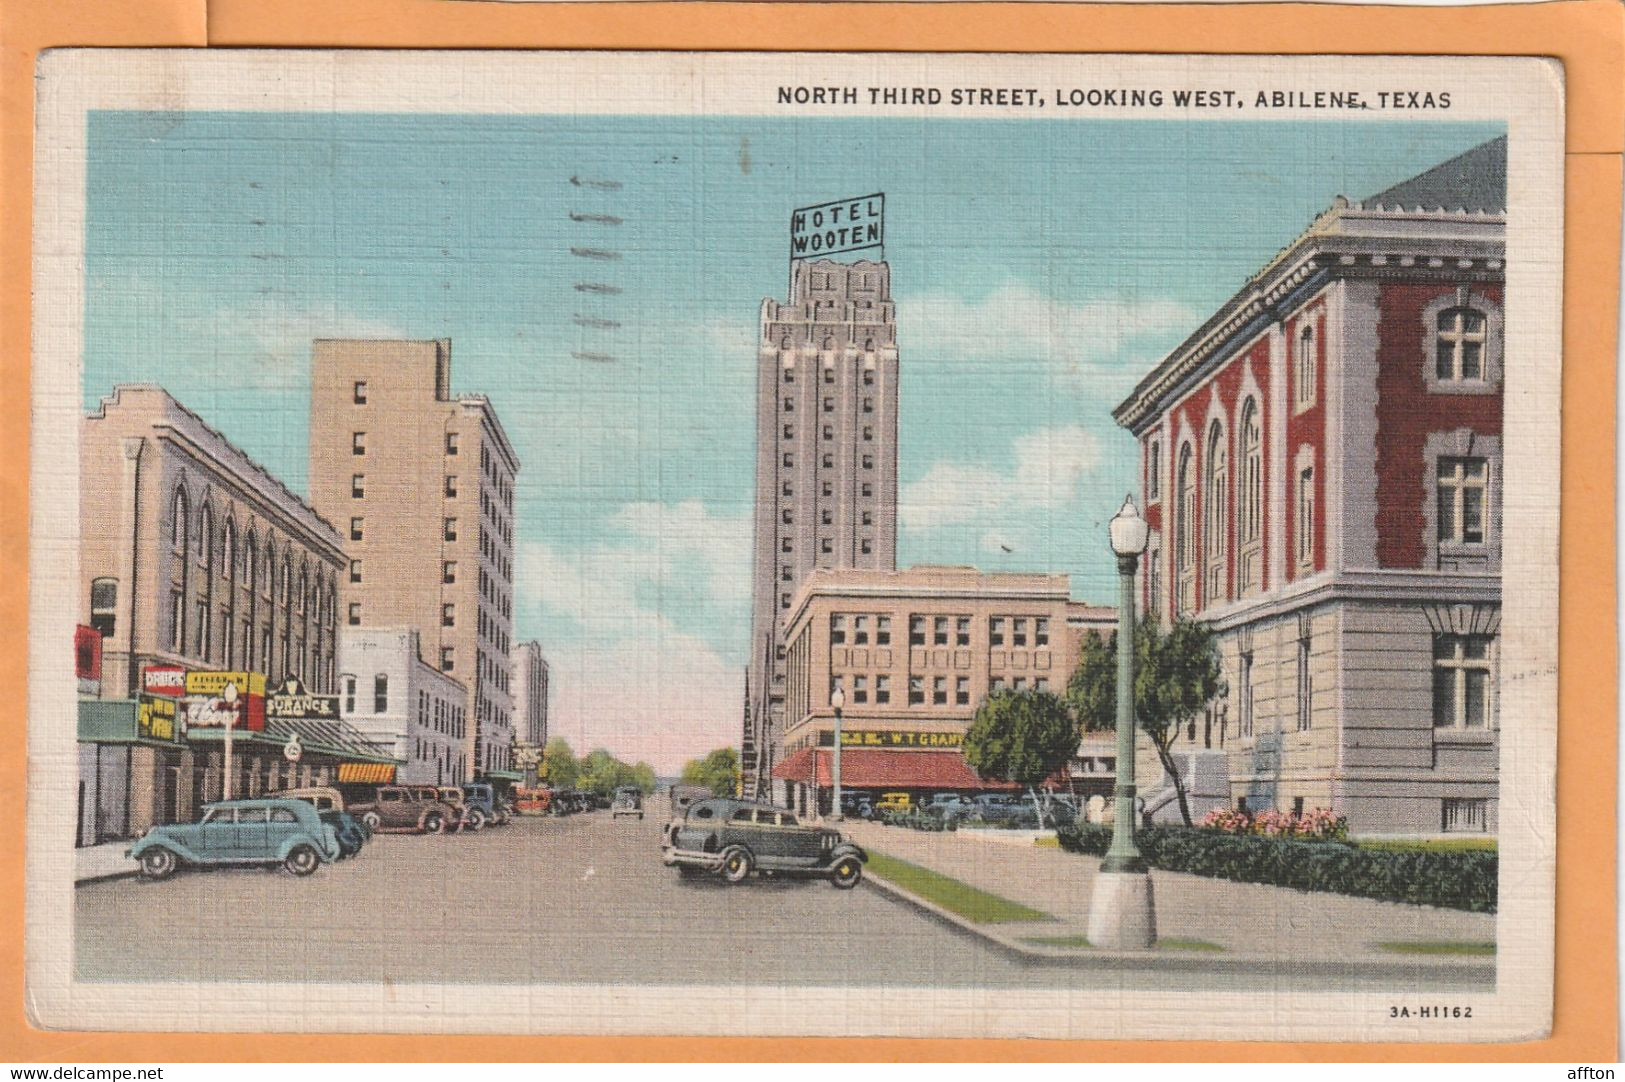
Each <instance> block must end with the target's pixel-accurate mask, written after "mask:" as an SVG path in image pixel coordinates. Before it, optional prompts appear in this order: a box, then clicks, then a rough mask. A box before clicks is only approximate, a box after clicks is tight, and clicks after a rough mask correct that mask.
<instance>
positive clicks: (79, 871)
mask: <svg viewBox="0 0 1625 1082" xmlns="http://www.w3.org/2000/svg"><path fill="white" fill-rule="evenodd" d="M130 845H131V842H129V841H122V842H104V843H102V844H101V845H87V846H84V847H82V848H79V849H75V850H74V851H73V883H74V886H78V885H79V884H81V883H95V882H97V881H99V880H102V879H122V878H124V877H125V876H128V875H135V874H136V872H137V871H139V869H138V868H137V866H136V863H135V861H133V860H131V859H130V858H129V857H127V856H125V855H124V851H125V850H126V849H128V848H130Z"/></svg>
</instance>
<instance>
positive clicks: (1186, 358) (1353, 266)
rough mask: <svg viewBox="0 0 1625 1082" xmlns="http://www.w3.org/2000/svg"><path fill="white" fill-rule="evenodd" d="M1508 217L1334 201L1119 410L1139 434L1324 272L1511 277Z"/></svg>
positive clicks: (1116, 414)
mask: <svg viewBox="0 0 1625 1082" xmlns="http://www.w3.org/2000/svg"><path fill="white" fill-rule="evenodd" d="M1505 230H1506V220H1505V218H1504V217H1503V216H1501V215H1492V214H1476V213H1475V214H1456V213H1449V212H1440V211H1434V212H1422V211H1414V212H1408V213H1407V212H1401V211H1388V210H1362V209H1358V208H1349V207H1334V208H1333V209H1332V210H1330V211H1328V212H1326V213H1325V214H1323V215H1321V216H1320V218H1318V219H1317V220H1316V221H1315V223H1314V224H1313V225H1312V226H1310V228H1309V229H1308V231H1306V232H1305V233H1303V234H1302V235H1301V236H1299V237H1298V239H1297V240H1295V241H1294V242H1293V243H1292V244H1291V245H1289V246H1288V247H1287V248H1285V249H1283V250H1282V251H1281V252H1280V253H1279V254H1278V255H1277V256H1276V257H1275V258H1274V259H1272V260H1271V261H1270V262H1269V263H1267V264H1265V265H1264V267H1263V268H1262V269H1261V270H1260V271H1259V272H1258V273H1257V274H1256V275H1254V276H1253V278H1252V279H1251V280H1250V281H1249V282H1248V283H1247V285H1246V286H1245V287H1244V288H1243V289H1242V290H1241V291H1239V292H1237V293H1236V294H1235V295H1234V296H1232V297H1231V298H1230V299H1229V300H1228V301H1226V302H1225V303H1224V304H1223V305H1222V306H1221V307H1220V308H1219V310H1218V311H1217V312H1215V313H1214V314H1213V315H1212V316H1210V317H1209V318H1208V319H1207V321H1206V322H1204V323H1203V324H1202V325H1201V326H1200V327H1198V328H1197V329H1196V330H1195V331H1194V332H1193V333H1192V334H1191V335H1190V336H1189V337H1188V338H1186V339H1185V341H1184V342H1182V343H1180V345H1179V346H1178V348H1176V349H1175V350H1174V351H1173V352H1171V353H1169V354H1168V355H1167V356H1166V357H1165V358H1163V360H1162V361H1161V362H1160V363H1159V364H1158V365H1157V366H1156V367H1155V368H1154V369H1152V371H1151V372H1150V374H1148V375H1147V376H1146V377H1145V378H1144V379H1142V380H1141V381H1140V382H1139V383H1138V384H1137V385H1136V386H1135V388H1134V391H1133V392H1132V393H1131V394H1130V395H1129V397H1128V398H1127V399H1125V400H1124V401H1123V402H1122V403H1120V404H1119V405H1118V406H1117V408H1116V409H1114V410H1113V411H1112V417H1113V419H1114V420H1116V421H1117V423H1118V424H1120V425H1122V426H1123V427H1124V428H1127V429H1129V430H1130V431H1132V432H1134V433H1135V434H1136V435H1138V434H1139V433H1140V432H1141V431H1143V429H1144V426H1145V424H1146V423H1147V422H1148V421H1150V420H1152V419H1154V418H1155V417H1156V415H1157V414H1158V412H1159V407H1160V406H1161V405H1162V403H1163V402H1165V401H1166V400H1167V399H1168V397H1169V396H1170V394H1171V393H1172V392H1174V391H1175V389H1176V388H1178V387H1180V386H1181V385H1183V384H1184V383H1185V382H1186V381H1187V380H1188V379H1189V378H1190V377H1191V376H1192V375H1193V374H1195V373H1197V372H1199V371H1200V370H1202V369H1203V368H1204V367H1205V366H1206V365H1207V364H1209V363H1210V362H1212V361H1214V360H1216V359H1217V358H1219V357H1221V356H1224V355H1226V353H1227V350H1228V347H1230V346H1233V345H1239V344H1240V343H1239V341H1238V339H1237V336H1238V334H1239V332H1241V331H1242V330H1243V329H1244V328H1246V327H1248V326H1249V325H1251V324H1253V323H1255V322H1256V321H1258V320H1261V319H1278V318H1280V316H1281V315H1282V314H1283V313H1282V312H1281V311H1280V307H1281V305H1282V304H1283V302H1285V301H1286V300H1287V299H1288V298H1289V297H1290V296H1292V294H1294V293H1295V292H1297V291H1298V290H1299V289H1301V288H1303V287H1304V286H1306V285H1308V284H1310V283H1311V281H1312V279H1314V278H1315V277H1316V276H1317V275H1320V276H1323V277H1325V278H1326V279H1328V280H1329V279H1332V278H1379V279H1401V278H1402V279H1405V280H1408V281H1414V280H1423V281H1426V280H1429V279H1436V280H1439V281H1450V282H1460V281H1463V280H1468V281H1500V280H1502V279H1503V278H1504V276H1505Z"/></svg>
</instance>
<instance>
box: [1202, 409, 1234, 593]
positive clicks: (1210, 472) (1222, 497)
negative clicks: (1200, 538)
mask: <svg viewBox="0 0 1625 1082" xmlns="http://www.w3.org/2000/svg"><path fill="white" fill-rule="evenodd" d="M1229 452H1230V448H1229V445H1228V444H1227V443H1226V442H1225V438H1224V426H1223V425H1221V424H1220V423H1219V422H1218V421H1214V422H1213V423H1212V424H1211V425H1209V426H1208V430H1207V485H1206V490H1207V491H1206V492H1205V494H1204V496H1203V499H1204V501H1205V502H1204V505H1203V510H1204V511H1205V512H1206V521H1205V522H1204V523H1203V524H1202V532H1203V534H1204V536H1205V537H1206V538H1207V559H1206V560H1205V561H1203V566H1204V567H1205V568H1206V570H1207V589H1206V590H1205V591H1203V596H1204V598H1205V599H1206V600H1208V601H1216V600H1223V598H1224V592H1225V581H1224V573H1225V559H1224V556H1225V551H1224V550H1225V542H1226V540H1227V537H1226V530H1225V525H1226V524H1225V512H1226V511H1227V510H1229V506H1230V491H1229V489H1230V453H1229Z"/></svg>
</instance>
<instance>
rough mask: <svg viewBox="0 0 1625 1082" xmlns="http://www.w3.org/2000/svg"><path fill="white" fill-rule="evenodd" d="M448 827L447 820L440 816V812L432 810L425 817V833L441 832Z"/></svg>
mask: <svg viewBox="0 0 1625 1082" xmlns="http://www.w3.org/2000/svg"><path fill="white" fill-rule="evenodd" d="M445 829H446V821H445V820H444V819H442V818H441V817H440V813H439V812H430V813H429V814H428V815H425V816H424V817H423V833H425V834H441V833H444V832H445Z"/></svg>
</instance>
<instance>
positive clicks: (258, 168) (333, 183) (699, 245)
mask: <svg viewBox="0 0 1625 1082" xmlns="http://www.w3.org/2000/svg"><path fill="white" fill-rule="evenodd" d="M1500 133H1501V128H1500V126H1498V125H1487V124H1473V125H1468V124H1454V125H1451V124H1440V123H1437V122H1432V123H1428V124H1425V125H1413V124H1400V123H1381V124H1378V123H1370V124H1352V123H1347V122H1338V123H1325V124H1314V123H1296V122H1295V123H1271V122H1236V123H1215V122H1198V123H1185V122H1179V121H1154V122H1139V121H1133V122H1130V121H1112V120H1047V119H1046V120H1037V119H1021V120H957V119H955V120H946V119H933V120H930V121H918V120H911V119H897V118H893V119H885V118H875V119H867V118H839V119H774V118H762V117H695V118H685V117H576V116H569V115H561V116H545V115H543V116H533V117H488V116H431V115H409V116H385V115H361V114H345V115H330V114H287V113H190V114H179V113H126V112H111V113H109V112H104V113H95V114H92V116H91V119H90V140H89V168H88V170H87V175H88V191H87V207H88V214H87V232H86V271H85V273H86V313H85V316H86V318H85V367H84V399H85V405H86V407H87V408H90V407H93V406H94V404H95V402H96V401H97V400H98V399H99V398H100V397H101V396H102V395H103V394H105V393H106V392H107V390H108V389H109V388H110V387H111V386H112V385H113V384H115V383H120V382H134V381H143V382H158V383H162V384H163V385H165V386H166V387H168V388H169V389H170V390H171V391H172V392H173V393H174V394H175V395H176V396H177V397H179V398H180V399H181V400H182V401H184V402H186V403H187V404H188V405H189V406H191V407H192V408H193V409H195V410H197V411H198V412H199V413H201V414H202V415H203V416H204V417H205V418H206V419H208V420H209V421H210V422H211V423H213V424H215V425H216V426H218V427H219V428H220V429H221V430H222V431H224V432H225V433H226V435H227V436H228V437H229V438H231V439H232V440H233V441H234V442H235V443H237V444H238V445H239V446H240V447H242V448H243V449H244V450H245V451H247V452H248V453H249V454H250V455H252V456H254V457H255V458H257V459H258V460H260V461H261V462H263V463H264V464H265V465H266V466H267V467H269V468H270V469H271V470H272V471H274V472H275V473H277V474H279V475H280V476H281V477H283V478H284V479H285V480H286V481H287V482H288V483H289V484H290V485H291V486H292V487H293V488H294V489H295V490H298V491H303V490H304V488H305V472H306V471H305V467H306V416H307V412H308V381H309V341H310V339H311V338H312V337H313V336H346V335H355V336H365V337H376V336H391V335H399V336H407V337H423V338H428V337H436V338H438V337H449V338H451V339H452V341H453V346H452V359H453V387H454V390H457V391H479V392H484V393H487V394H489V395H490V396H491V397H492V399H493V400H494V402H495V404H496V407H497V409H498V411H499V413H500V414H501V416H502V418H503V422H504V424H505V425H506V427H507V429H508V433H509V435H510V437H511V438H512V439H513V442H514V444H515V446H516V448H517V451H518V453H519V456H520V458H521V461H522V463H523V469H522V471H521V474H520V479H519V485H518V493H517V501H516V520H517V532H518V544H519V549H520V552H519V558H518V568H517V573H516V578H517V582H516V595H517V596H516V612H515V618H516V632H517V634H516V639H521V640H522V639H525V638H532V637H534V638H539V639H541V641H542V643H543V646H544V650H545V651H546V652H547V653H548V655H549V657H550V659H551V660H552V662H553V665H554V670H555V674H556V675H555V682H556V686H557V692H556V694H555V699H554V722H555V727H556V730H557V731H559V732H561V733H562V734H563V735H565V736H567V737H569V738H571V739H572V740H575V741H577V742H584V743H587V744H591V745H597V744H607V745H608V746H610V747H611V748H613V749H615V750H616V751H617V752H619V753H621V754H623V755H631V756H646V757H648V758H650V759H651V760H652V761H654V762H655V763H656V765H657V766H661V767H662V768H663V769H665V768H670V767H672V766H675V765H677V764H679V763H680V762H681V760H682V759H683V758H685V757H687V756H688V755H692V754H698V753H700V752H703V751H704V750H706V748H708V747H710V746H714V745H715V744H718V743H724V742H730V741H732V740H733V739H734V736H735V734H736V732H737V720H738V711H739V685H740V680H741V671H742V668H743V665H744V657H745V645H746V639H747V637H748V632H747V628H748V620H749V618H748V601H749V585H750V584H749V578H748V575H749V566H748V564H749V556H750V552H749V548H750V540H749V516H750V499H751V493H752V475H753V469H754V460H753V453H752V438H753V432H754V417H753V393H754V380H755V371H754V336H755V321H756V314H757V311H758V308H759V305H760V303H761V300H762V298H763V297H764V296H770V295H771V296H779V297H782V296H783V293H784V289H785V280H786V248H787V236H786V234H787V221H788V217H789V212H790V210H791V208H792V207H795V206H798V205H802V204H807V203H814V202H820V201H824V200H828V199H833V198H839V197H842V196H847V195H858V194H863V193H867V192H872V191H877V190H883V191H885V192H886V195H887V216H888V220H887V223H886V235H887V238H888V241H889V243H888V244H887V247H886V257H887V258H888V260H889V261H890V262H891V265H892V275H893V277H892V281H893V292H894V296H895V299H896V301H897V307H898V339H899V344H900V352H901V357H902V360H901V370H902V390H901V414H900V451H899V460H900V463H899V473H900V488H901V495H902V529H901V533H900V540H899V553H898V557H899V563H901V564H903V565H908V564H912V563H926V562H943V563H969V564H976V565H979V566H982V567H984V568H987V569H991V570H1000V569H1006V570H1043V571H1056V572H1067V573H1070V574H1071V575H1072V576H1073V593H1074V596H1078V597H1081V598H1085V599H1091V600H1106V599H1109V598H1110V597H1111V596H1112V568H1111V564H1110V561H1109V557H1108V554H1107V552H1106V546H1105V543H1104V533H1103V529H1102V525H1101V524H1102V523H1103V522H1104V520H1105V519H1106V518H1108V517H1109V516H1110V514H1111V513H1112V512H1113V511H1114V510H1115V507H1116V504H1117V502H1118V501H1120V500H1121V499H1122V496H1123V493H1124V492H1125V491H1127V490H1128V489H1129V488H1130V487H1131V478H1132V472H1133V471H1132V454H1133V446H1132V442H1131V441H1130V440H1129V439H1127V437H1126V436H1124V435H1123V434H1122V433H1121V432H1120V431H1119V430H1117V429H1116V427H1115V426H1114V425H1113V424H1112V421H1111V418H1110V415H1109V414H1110V410H1111V407H1112V406H1113V405H1115V404H1116V402H1117V401H1119V400H1120V399H1121V397H1122V395H1123V394H1124V393H1125V392H1126V390H1127V389H1128V388H1129V387H1131V386H1132V385H1133V383H1134V382H1135V381H1136V380H1137V379H1138V378H1139V377H1140V376H1141V375H1143V374H1144V373H1145V371H1147V370H1148V369H1149V367H1150V366H1151V365H1152V364H1153V363H1154V362H1155V360H1156V359H1157V358H1158V357H1159V356H1161V355H1162V354H1163V353H1164V352H1166V351H1167V350H1168V349H1170V348H1171V347H1172V346H1174V345H1176V344H1177V343H1178V342H1179V341H1180V340H1181V339H1182V338H1183V337H1184V336H1185V335H1186V334H1187V333H1189V331H1190V330H1191V329H1193V328H1194V327H1195V326H1196V325H1197V324H1198V323H1199V322H1200V321H1201V320H1202V319H1203V318H1204V317H1205V316H1206V315H1207V314H1208V313H1209V312H1211V311H1212V309H1213V308H1214V307H1216V306H1217V305H1218V304H1220V303H1222V302H1223V300H1224V299H1225V298H1226V297H1228V296H1229V295H1230V294H1231V293H1232V292H1233V291H1234V290H1235V289H1236V288H1237V287H1238V286H1239V285H1241V283H1242V282H1243V281H1244V280H1245V279H1246V278H1247V276H1248V275H1249V274H1251V273H1252V272H1253V271H1254V270H1255V269H1256V268H1257V267H1258V266H1259V265H1260V264H1261V263H1262V262H1264V261H1265V260H1266V259H1268V258H1269V257H1270V256H1271V255H1273V254H1274V253H1275V252H1276V251H1277V250H1278V249H1279V248H1280V247H1282V246H1283V245H1284V244H1286V243H1287V242H1289V241H1290V240H1291V239H1292V238H1293V237H1294V236H1296V235H1297V233H1298V232H1300V231H1301V230H1302V229H1303V228H1304V227H1305V226H1306V225H1308V223H1309V222H1310V220H1311V219H1312V218H1313V217H1314V215H1315V214H1316V213H1318V212H1319V211H1320V210H1322V209H1324V208H1325V207H1326V206H1327V205H1328V204H1329V203H1330V201H1331V199H1332V198H1333V196H1335V195H1337V194H1339V193H1343V194H1346V195H1348V196H1350V197H1351V198H1361V197H1363V196H1367V195H1370V194H1372V193H1373V192H1376V191H1379V190H1381V189H1383V188H1385V187H1387V186H1388V185H1390V184H1392V183H1394V182H1396V181H1398V180H1401V179H1403V178H1405V177H1407V176H1410V175H1412V174H1414V173H1416V172H1419V171H1421V170H1422V169H1425V168H1427V167H1428V166H1430V165H1432V164H1434V163H1436V162H1438V161H1440V160H1442V159H1444V158H1447V157H1449V156H1451V155H1453V154H1456V153H1458V152H1460V151H1461V150H1464V149H1466V148H1467V147H1469V146H1472V145H1474V144H1476V143H1478V142H1481V141H1483V140H1484V139H1487V138H1491V137H1493V136H1495V135H1498V134H1500ZM572 178H575V180H576V181H581V182H593V181H606V180H607V181H614V182H616V183H618V184H619V187H618V188H611V187H603V186H595V185H593V184H591V183H573V182H572ZM572 214H573V215H576V216H577V217H579V216H582V215H609V216H613V217H617V218H621V219H623V223H622V224H620V225H618V226H616V225H606V224H603V223H601V222H594V221H590V220H575V219H573V218H572ZM572 248H580V249H603V250H612V251H615V252H618V253H620V254H621V257H620V258H618V259H610V260H604V259H592V258H584V257H580V256H576V255H572V254H571V249H572ZM583 281H591V282H603V283H608V284H611V285H614V286H616V287H618V288H619V289H620V292H619V293H618V294H613V295H611V294H600V293H586V292H581V291H578V290H576V289H575V288H574V285H575V284H576V283H579V282H583ZM578 316H584V317H587V318H588V319H589V320H598V321H613V322H615V323H618V324H619V326H618V327H606V326H602V325H596V326H594V325H583V324H582V323H580V322H578V321H577V317H578ZM580 352H585V353H595V354H606V355H609V356H612V357H613V358H614V360H613V361H610V362H594V361H583V360H580V359H578V358H576V357H574V356H573V355H572V354H574V353H580ZM1006 549H1010V550H1011V551H1009V552H1006V551H1005V550H1006Z"/></svg>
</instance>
